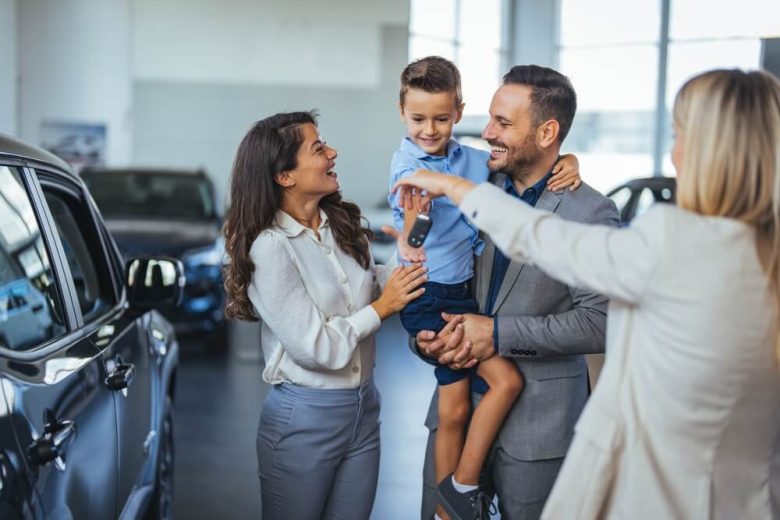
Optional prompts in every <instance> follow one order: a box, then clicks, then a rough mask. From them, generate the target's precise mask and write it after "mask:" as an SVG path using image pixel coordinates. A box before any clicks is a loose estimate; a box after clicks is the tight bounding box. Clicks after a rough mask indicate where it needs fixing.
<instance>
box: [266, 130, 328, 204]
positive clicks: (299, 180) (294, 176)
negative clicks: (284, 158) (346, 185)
mask: <svg viewBox="0 0 780 520" xmlns="http://www.w3.org/2000/svg"><path fill="white" fill-rule="evenodd" d="M300 132H301V136H302V137H303V142H302V143H301V146H300V147H299V148H298V153H297V154H296V156H295V160H296V162H297V163H298V164H297V166H296V167H295V168H293V169H292V170H286V171H284V172H282V173H280V174H279V175H278V176H277V182H278V183H279V184H281V185H282V186H283V187H284V188H285V189H286V190H288V191H289V192H291V193H294V194H295V195H298V196H304V197H306V198H309V197H315V198H322V197H325V196H327V195H330V194H331V193H334V192H336V191H338V190H339V181H338V176H337V175H336V172H335V171H334V170H333V168H334V167H335V166H336V156H337V155H338V152H336V150H335V149H333V148H331V147H330V146H328V145H327V144H325V141H323V140H322V138H321V137H320V135H319V132H317V127H316V126H314V125H313V124H311V123H306V124H303V125H301V127H300Z"/></svg>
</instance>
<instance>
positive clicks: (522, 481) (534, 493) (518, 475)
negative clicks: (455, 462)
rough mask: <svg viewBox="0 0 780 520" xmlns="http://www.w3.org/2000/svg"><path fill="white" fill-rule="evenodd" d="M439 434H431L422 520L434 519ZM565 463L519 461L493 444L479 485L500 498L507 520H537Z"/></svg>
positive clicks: (502, 511)
mask: <svg viewBox="0 0 780 520" xmlns="http://www.w3.org/2000/svg"><path fill="white" fill-rule="evenodd" d="M435 441H436V431H435V430H434V431H432V432H430V433H429V435H428V445H427V447H426V449H425V466H424V467H423V498H422V507H421V511H420V514H421V518H422V520H432V519H433V517H434V513H435V510H436V482H435V480H436V474H435V473H434V467H433V447H434V443H435ZM562 464H563V458H559V459H548V460H517V459H514V458H512V457H511V456H510V455H509V454H508V453H507V452H506V451H504V450H503V449H502V448H501V447H500V446H496V445H493V448H492V449H491V451H490V453H489V454H488V458H487V460H486V461H485V468H484V469H483V475H482V476H480V486H481V487H482V488H483V489H485V490H487V491H493V492H494V493H495V494H496V495H498V511H499V513H501V518H502V519H505V520H537V519H538V518H539V517H541V516H542V509H544V503H545V502H546V501H547V497H548V496H549V494H550V491H551V490H552V487H553V484H554V483H555V479H556V478H557V476H558V472H559V471H560V469H561V465H562Z"/></svg>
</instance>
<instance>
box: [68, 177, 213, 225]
mask: <svg viewBox="0 0 780 520" xmlns="http://www.w3.org/2000/svg"><path fill="white" fill-rule="evenodd" d="M82 178H83V179H84V182H85V183H86V184H87V186H88V187H89V191H90V192H91V193H92V197H93V198H94V199H95V202H96V203H97V205H98V207H99V208H100V212H101V213H102V214H103V215H104V216H106V217H119V218H122V217H147V216H148V217H170V218H174V219H190V220H208V219H211V218H213V216H214V203H213V199H212V195H211V188H210V186H209V184H208V182H207V181H206V180H205V179H203V178H201V177H197V176H194V175H186V174H175V173H165V172H137V171H112V172H102V171H91V172H84V173H82Z"/></svg>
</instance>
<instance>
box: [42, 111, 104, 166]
mask: <svg viewBox="0 0 780 520" xmlns="http://www.w3.org/2000/svg"><path fill="white" fill-rule="evenodd" d="M41 145H42V146H43V147H44V148H46V149H47V150H49V151H50V152H52V153H54V154H56V155H58V156H60V157H62V158H63V159H65V160H66V161H67V162H68V163H70V165H71V166H73V168H74V169H76V170H77V171H79V170H81V169H82V168H86V167H87V166H104V165H105V162H106V125H105V124H93V123H75V122H68V121H44V122H43V123H42V124H41Z"/></svg>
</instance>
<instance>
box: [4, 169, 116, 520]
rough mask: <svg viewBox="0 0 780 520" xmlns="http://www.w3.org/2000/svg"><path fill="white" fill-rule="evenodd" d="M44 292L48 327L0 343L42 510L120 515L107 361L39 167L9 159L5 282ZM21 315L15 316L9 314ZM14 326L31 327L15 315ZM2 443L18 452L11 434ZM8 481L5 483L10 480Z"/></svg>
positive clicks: (9, 412)
mask: <svg viewBox="0 0 780 520" xmlns="http://www.w3.org/2000/svg"><path fill="white" fill-rule="evenodd" d="M9 284H10V285H13V284H17V285H19V284H21V285H26V286H29V287H30V288H32V289H33V290H34V291H35V292H36V293H37V294H38V295H40V296H39V297H37V298H36V299H37V301H38V303H36V304H35V305H36V307H37V306H38V305H42V306H43V308H42V309H39V310H38V313H39V314H40V313H42V314H45V315H46V318H45V319H42V320H40V321H39V324H38V325H37V327H38V330H35V331H34V333H29V334H16V335H15V337H16V338H17V339H16V340H15V342H14V343H13V344H9V343H5V344H3V345H0V387H1V388H2V393H3V401H4V404H5V406H4V409H5V411H6V413H5V414H0V420H2V421H4V420H5V419H6V418H8V419H10V421H11V423H12V430H13V436H14V440H15V446H14V447H13V448H15V450H16V453H17V454H18V455H19V457H18V458H20V459H21V461H19V462H20V467H19V468H17V471H19V472H20V473H21V474H22V475H24V479H25V480H26V481H27V483H29V485H30V487H31V488H32V489H35V490H36V493H33V497H34V498H32V499H31V501H30V508H31V509H32V511H33V514H34V516H36V517H46V518H113V517H114V516H115V515H116V508H117V506H116V496H117V481H116V475H117V469H116V465H117V461H118V458H119V456H118V449H117V448H118V442H117V429H116V410H115V404H114V392H113V391H111V390H110V389H108V388H107V387H106V385H105V384H104V380H105V363H104V362H103V359H102V356H101V353H100V351H99V350H98V349H97V348H95V346H94V345H93V344H92V342H91V341H90V339H89V338H88V337H85V336H84V334H83V330H82V321H81V316H80V314H79V313H78V312H77V311H78V309H77V305H78V302H77V301H76V300H75V288H74V286H73V280H72V277H71V275H70V271H69V268H68V265H67V263H66V262H65V257H64V252H63V247H62V244H61V242H60V241H59V239H58V235H57V233H56V232H55V229H54V226H53V225H52V220H51V215H50V213H49V211H48V206H47V204H46V203H45V201H44V199H43V193H42V191H41V189H40V185H39V184H38V182H37V181H36V177H35V174H34V172H33V171H32V170H30V169H28V168H25V167H23V166H22V165H21V164H17V165H13V164H8V165H5V166H2V165H0V286H7V285H9ZM6 318H7V319H12V316H11V315H7V316H6ZM5 326H6V327H7V328H9V329H13V330H18V329H19V328H23V327H29V325H28V324H26V323H22V322H20V323H19V324H15V323H10V324H9V323H6V324H5ZM0 440H2V441H3V442H4V444H3V446H0V449H2V450H4V452H5V453H10V450H11V448H12V447H10V446H8V445H7V442H8V441H7V437H3V438H2V439H0ZM3 484H4V485H5V483H3Z"/></svg>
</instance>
